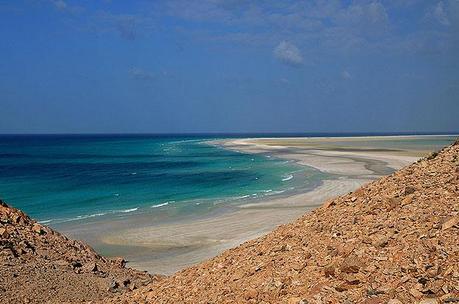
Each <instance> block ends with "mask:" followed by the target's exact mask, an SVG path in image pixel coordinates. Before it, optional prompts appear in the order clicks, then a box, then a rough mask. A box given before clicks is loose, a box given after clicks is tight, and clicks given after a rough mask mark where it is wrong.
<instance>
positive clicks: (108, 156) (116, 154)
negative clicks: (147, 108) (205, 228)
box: [0, 136, 323, 225]
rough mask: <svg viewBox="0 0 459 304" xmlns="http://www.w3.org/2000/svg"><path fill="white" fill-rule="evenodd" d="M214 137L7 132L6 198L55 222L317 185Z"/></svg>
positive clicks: (283, 164) (2, 157)
mask: <svg viewBox="0 0 459 304" xmlns="http://www.w3.org/2000/svg"><path fill="white" fill-rule="evenodd" d="M209 139H210V138H206V137H203V138H195V137H193V138H187V137H155V136H2V137H0V196H1V198H2V199H4V200H5V201H7V202H8V203H9V204H11V205H13V206H15V207H17V208H20V209H22V210H24V211H25V212H26V213H28V214H29V215H30V216H32V217H34V218H36V219H38V220H39V221H41V222H43V223H47V224H49V225H53V224H58V223H65V222H70V221H84V220H86V219H92V220H94V219H95V218H101V219H102V218H104V217H106V216H129V215H131V214H136V213H145V212H149V213H152V214H154V213H155V212H164V211H168V210H169V211H171V212H172V211H173V212H172V213H171V214H172V215H180V214H187V213H193V212H194V213H200V212H205V211H206V210H209V209H211V208H214V207H215V206H216V205H222V204H223V205H224V204H238V203H242V202H244V201H246V200H249V199H250V200H254V199H255V201H256V199H257V198H258V199H260V198H264V197H266V196H272V195H276V194H280V193H289V192H294V191H299V190H303V189H304V188H313V187H315V186H317V185H318V184H320V181H321V179H322V178H323V175H322V174H321V173H320V172H318V171H316V170H314V169H312V168H307V167H303V166H298V165H296V164H295V163H293V162H290V161H285V160H280V159H274V158H270V157H269V156H263V155H251V154H244V153H238V152H234V151H229V150H226V149H222V148H220V147H216V146H212V145H209V144H206V141H208V140H209Z"/></svg>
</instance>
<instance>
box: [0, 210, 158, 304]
mask: <svg viewBox="0 0 459 304" xmlns="http://www.w3.org/2000/svg"><path fill="white" fill-rule="evenodd" d="M155 279H156V277H153V276H151V275H149V274H147V273H144V272H139V271H136V270H132V269H129V268H125V261H124V260H123V259H114V260H109V259H106V258H103V257H101V256H100V255H98V254H97V253H96V252H95V251H94V250H93V249H92V248H90V247H89V246H88V245H86V244H84V243H82V242H80V241H73V240H69V239H68V238H66V237H65V236H63V235H61V234H60V233H58V232H56V231H53V230H52V229H50V228H48V227H45V226H42V225H40V224H38V223H37V222H36V221H34V220H32V219H30V218H29V217H28V216H27V215H25V214H24V213H23V212H21V211H19V210H17V209H14V208H11V207H9V206H7V205H6V204H5V203H4V202H2V201H0V302H1V303H66V302H72V303H73V302H85V301H91V300H98V299H103V298H107V297H111V296H114V295H117V294H120V293H122V292H124V291H130V290H134V289H136V288H138V287H141V286H144V285H146V284H148V283H151V282H152V281H154V280H155Z"/></svg>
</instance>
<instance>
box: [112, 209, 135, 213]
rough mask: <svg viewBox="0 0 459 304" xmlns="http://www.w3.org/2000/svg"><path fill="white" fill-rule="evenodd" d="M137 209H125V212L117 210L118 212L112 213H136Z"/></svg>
mask: <svg viewBox="0 0 459 304" xmlns="http://www.w3.org/2000/svg"><path fill="white" fill-rule="evenodd" d="M137 209H139V208H131V209H125V210H119V211H114V212H113V213H117V212H121V213H129V212H133V211H137Z"/></svg>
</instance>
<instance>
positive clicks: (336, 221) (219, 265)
mask: <svg viewBox="0 0 459 304" xmlns="http://www.w3.org/2000/svg"><path fill="white" fill-rule="evenodd" d="M104 302H107V301H104ZM112 302H113V303H120V302H121V303H122V302H124V303H289V304H296V303H303V304H305V303H368V304H369V303H372V304H375V303H391V304H397V303H459V142H456V144H455V145H453V146H451V147H448V148H445V149H444V150H443V151H441V152H440V153H439V154H432V155H431V156H429V157H428V158H426V159H423V160H421V161H419V162H417V163H415V164H413V165H411V166H409V167H406V168H404V169H403V170H400V171H398V172H396V173H394V174H392V175H390V176H387V177H384V178H382V179H380V180H378V181H376V182H372V183H370V184H368V185H366V186H364V187H362V188H360V189H359V190H357V191H355V192H353V193H350V194H348V195H345V196H342V197H339V198H336V199H334V200H331V201H328V202H326V203H325V204H324V205H323V206H322V207H321V208H319V209H317V210H315V211H313V212H311V213H308V214H306V215H304V216H303V217H301V218H300V219H298V220H297V221H295V222H293V223H291V224H288V225H284V226H280V227H279V228H278V229H276V230H275V231H273V232H272V233H269V234H268V235H266V236H264V237H261V238H258V239H255V240H252V241H249V242H246V243H244V244H242V245H240V246H239V247H237V248H234V249H231V250H228V251H226V252H224V253H223V254H221V255H219V256H218V257H216V258H214V259H212V260H209V261H207V262H204V263H202V264H199V265H197V266H195V267H191V268H188V269H185V270H183V271H181V272H179V273H177V274H175V275H173V276H171V277H169V278H166V279H164V280H160V281H157V282H154V283H152V284H150V285H149V286H147V287H146V288H141V289H139V290H137V291H134V292H133V293H130V294H125V295H124V296H120V297H117V298H115V299H112Z"/></svg>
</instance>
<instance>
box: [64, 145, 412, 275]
mask: <svg viewBox="0 0 459 304" xmlns="http://www.w3.org/2000/svg"><path fill="white" fill-rule="evenodd" d="M337 139H338V140H340V139H341V138H337ZM263 140H266V139H265V138H263V139H226V140H212V141H209V142H206V143H207V144H213V145H218V146H220V147H222V148H224V149H231V150H234V151H242V152H244V153H262V154H266V155H267V156H271V157H277V158H282V159H286V160H293V161H295V162H296V163H298V164H300V165H305V166H310V167H313V168H316V169H318V170H319V171H322V172H325V173H327V174H331V175H333V176H334V177H336V178H333V179H324V180H323V181H322V184H321V185H319V186H318V187H316V188H314V189H312V190H310V191H306V192H302V193H295V194H293V195H292V194H290V195H285V196H282V195H280V196H277V197H273V198H265V199H264V200H263V201H259V202H256V203H254V202H248V203H245V204H242V205H237V206H228V207H223V208H220V210H217V211H216V212H211V213H210V214H206V215H204V216H196V217H189V218H185V219H183V220H180V221H174V222H167V223H160V224H152V223H151V221H148V217H146V216H145V217H142V216H141V215H136V216H132V217H131V218H129V219H128V220H127V221H128V222H129V223H128V224H127V225H126V224H124V225H121V226H119V227H116V225H117V224H116V223H113V222H111V221H110V220H106V222H105V223H102V225H98V227H86V228H81V227H80V228H79V229H77V230H73V231H65V229H64V232H66V233H67V234H69V235H70V236H71V237H77V238H83V239H89V240H92V242H91V243H92V244H93V245H94V244H95V246H94V247H95V248H96V250H98V251H99V252H102V254H104V253H105V254H106V253H107V252H110V255H120V256H124V257H125V258H126V259H127V260H128V261H129V266H130V267H133V268H136V269H140V270H147V271H149V272H151V273H161V274H166V275H169V274H172V273H174V272H176V271H178V270H181V269H183V268H185V267H188V266H191V265H194V264H197V263H199V262H202V261H204V260H206V259H209V258H212V257H214V256H216V255H218V254H219V253H221V252H222V251H224V250H226V249H229V248H233V247H235V246H237V245H239V244H241V243H243V242H245V241H247V240H250V239H254V238H256V237H259V236H262V235H264V234H266V233H268V232H270V231H272V230H273V229H274V228H275V227H277V226H279V225H281V224H286V223H288V222H291V221H293V220H295V219H296V218H298V217H300V216H302V215H304V213H306V212H308V211H311V210H313V209H315V208H317V207H318V206H320V205H321V204H323V203H324V202H325V201H326V200H328V199H331V198H334V197H337V196H339V195H342V194H345V193H348V192H351V191H353V190H355V189H357V188H359V187H360V186H362V185H363V184H366V183H368V182H371V181H373V180H375V179H377V178H379V177H381V176H383V175H387V174H390V173H392V172H393V171H395V170H396V169H399V168H401V167H403V166H405V165H408V164H410V163H412V162H414V161H416V160H417V159H418V158H419V157H420V156H419V157H414V156H401V155H397V154H394V152H387V151H386V152H384V151H383V152H381V151H379V152H377V153H374V152H373V153H372V152H368V151H360V152H358V151H357V152H355V151H354V152H349V151H346V152H343V151H333V150H332V149H330V150H328V151H324V150H317V149H310V148H304V149H301V148H298V147H291V146H285V145H282V144H283V143H282V141H285V140H288V139H283V138H280V139H275V140H276V141H277V145H274V146H270V145H265V144H263V143H261V144H260V143H257V141H263ZM302 140H306V141H307V140H308V139H306V138H303V139H302ZM217 209H218V208H217ZM94 228H95V229H94ZM88 230H90V231H88Z"/></svg>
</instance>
